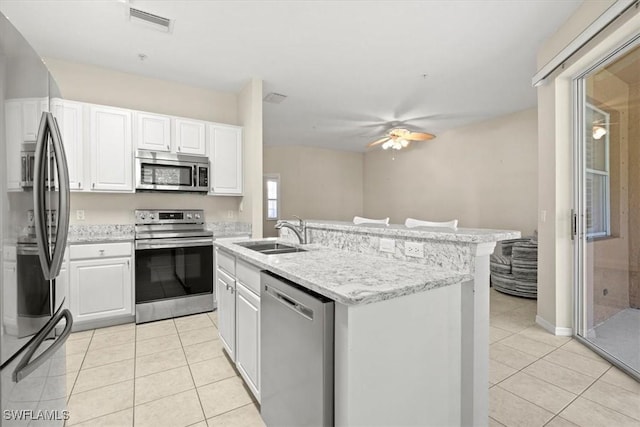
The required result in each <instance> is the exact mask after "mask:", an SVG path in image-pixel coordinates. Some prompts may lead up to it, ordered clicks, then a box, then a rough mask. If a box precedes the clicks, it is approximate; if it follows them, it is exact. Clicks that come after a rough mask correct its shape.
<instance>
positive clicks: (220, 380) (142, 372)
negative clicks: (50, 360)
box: [66, 312, 264, 427]
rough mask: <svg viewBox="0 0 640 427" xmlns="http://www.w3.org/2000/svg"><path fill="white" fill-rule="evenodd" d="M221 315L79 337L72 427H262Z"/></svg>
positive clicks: (70, 362)
mask: <svg viewBox="0 0 640 427" xmlns="http://www.w3.org/2000/svg"><path fill="white" fill-rule="evenodd" d="M216 321H217V318H216V313H215V312H214V313H208V314H199V315H195V316H189V317H182V318H178V319H170V320H163V321H159V322H153V323H147V324H144V325H135V324H127V325H120V326H114V327H110V328H103V329H96V330H90V331H84V332H77V333H73V334H72V335H71V336H70V337H69V340H68V342H67V393H68V409H69V412H70V419H69V420H68V421H67V424H66V425H68V426H105V427H107V426H108V427H126V426H136V427H143V426H150V427H160V426H167V427H181V426H194V427H206V426H215V427H218V426H220V427H239V426H248V427H253V426H256V427H258V426H264V424H263V422H262V419H261V418H260V414H259V412H258V409H257V406H256V403H255V402H254V400H253V398H252V396H251V394H250V392H249V391H248V390H247V389H246V388H245V386H244V384H243V382H242V380H241V379H240V378H239V377H238V373H237V371H236V370H235V369H234V368H233V366H232V364H231V363H230V362H229V361H228V359H227V357H226V355H225V354H224V353H223V352H222V347H221V344H220V341H219V340H218V330H217V329H216Z"/></svg>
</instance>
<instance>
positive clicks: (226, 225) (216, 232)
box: [68, 222, 251, 244]
mask: <svg viewBox="0 0 640 427" xmlns="http://www.w3.org/2000/svg"><path fill="white" fill-rule="evenodd" d="M206 227H207V229H208V230H210V231H212V232H213V237H214V238H225V237H233V238H236V237H238V238H239V237H246V236H250V235H251V224H245V223H235V222H213V223H207V225H206ZM134 238H135V229H134V225H133V224H71V225H70V226H69V239H68V242H69V243H70V244H82V243H113V242H133V241H134Z"/></svg>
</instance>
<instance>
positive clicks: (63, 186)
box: [46, 113, 71, 280]
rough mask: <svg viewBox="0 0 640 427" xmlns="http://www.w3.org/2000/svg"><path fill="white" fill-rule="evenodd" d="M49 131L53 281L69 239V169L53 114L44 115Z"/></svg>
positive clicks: (58, 270)
mask: <svg viewBox="0 0 640 427" xmlns="http://www.w3.org/2000/svg"><path fill="white" fill-rule="evenodd" d="M46 114H47V120H48V122H49V129H50V131H51V141H52V146H53V153H54V158H55V162H56V166H57V167H56V169H57V172H58V197H59V205H58V224H57V227H56V243H55V247H54V249H53V256H52V259H51V269H50V272H49V274H50V277H49V280H52V279H55V278H56V276H57V275H58V274H60V268H61V267H62V261H63V258H64V251H65V249H66V247H67V238H68V237H69V215H70V200H69V199H70V194H71V193H70V185H69V168H68V165H67V157H66V155H65V153H64V147H63V145H62V137H61V136H60V128H59V127H58V122H57V121H56V119H55V117H53V114H51V113H46Z"/></svg>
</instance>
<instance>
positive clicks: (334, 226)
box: [290, 220, 520, 243]
mask: <svg viewBox="0 0 640 427" xmlns="http://www.w3.org/2000/svg"><path fill="white" fill-rule="evenodd" d="M290 222H292V223H294V224H297V221H290ZM306 223H307V228H313V229H318V230H336V231H346V232H350V233H362V234H371V235H379V236H384V237H391V238H392V237H408V238H414V239H417V240H420V239H425V240H442V241H452V242H461V243H486V242H498V241H500V240H506V239H515V238H518V237H520V232H519V231H514V230H491V229H484V228H458V229H457V230H451V229H447V228H437V227H415V228H407V227H405V226H404V225H400V224H390V225H388V226H387V225H381V224H360V225H355V224H353V223H352V222H347V221H321V220H306Z"/></svg>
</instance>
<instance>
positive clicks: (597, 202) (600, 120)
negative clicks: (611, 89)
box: [584, 104, 611, 238]
mask: <svg viewBox="0 0 640 427" xmlns="http://www.w3.org/2000/svg"><path fill="white" fill-rule="evenodd" d="M585 107H586V108H585V126H586V127H587V129H585V151H584V155H585V165H586V168H585V202H586V227H587V237H588V238H593V237H605V236H609V235H611V228H610V216H611V212H610V194H609V192H610V189H609V114H608V113H606V112H605V111H602V110H600V109H598V108H596V107H594V106H593V105H591V104H586V105H585Z"/></svg>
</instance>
